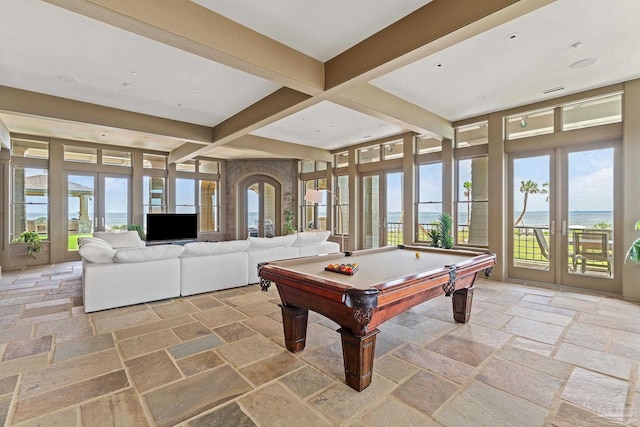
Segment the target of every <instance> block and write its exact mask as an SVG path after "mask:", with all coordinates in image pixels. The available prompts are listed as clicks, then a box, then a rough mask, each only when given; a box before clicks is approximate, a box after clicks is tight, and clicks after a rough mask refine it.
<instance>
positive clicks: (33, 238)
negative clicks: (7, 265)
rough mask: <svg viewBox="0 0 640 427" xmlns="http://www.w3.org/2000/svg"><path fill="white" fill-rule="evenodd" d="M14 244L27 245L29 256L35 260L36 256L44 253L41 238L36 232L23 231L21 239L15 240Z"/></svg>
mask: <svg viewBox="0 0 640 427" xmlns="http://www.w3.org/2000/svg"><path fill="white" fill-rule="evenodd" d="M13 243H26V244H27V256H28V257H30V258H34V259H35V257H36V254H37V253H38V252H40V251H42V245H41V243H40V236H39V235H38V233H36V232H35V231H23V232H22V234H20V237H18V238H17V239H13Z"/></svg>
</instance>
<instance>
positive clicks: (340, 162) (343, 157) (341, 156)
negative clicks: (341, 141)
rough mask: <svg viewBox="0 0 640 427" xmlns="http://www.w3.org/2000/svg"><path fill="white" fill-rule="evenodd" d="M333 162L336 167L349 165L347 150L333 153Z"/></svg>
mask: <svg viewBox="0 0 640 427" xmlns="http://www.w3.org/2000/svg"><path fill="white" fill-rule="evenodd" d="M333 162H334V164H335V167H336V168H346V167H347V166H349V152H348V151H343V152H342V153H337V154H334V155H333Z"/></svg>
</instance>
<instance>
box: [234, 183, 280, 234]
mask: <svg viewBox="0 0 640 427" xmlns="http://www.w3.org/2000/svg"><path fill="white" fill-rule="evenodd" d="M239 190H240V191H239V195H240V200H239V202H240V203H239V209H238V212H240V218H239V226H240V230H241V232H240V233H239V234H240V237H242V235H244V237H245V238H246V237H249V236H252V237H274V236H276V235H279V234H280V233H279V230H280V183H279V182H278V181H276V180H275V179H273V178H271V177H268V176H265V175H254V176H251V177H249V178H247V179H245V180H244V181H243V182H242V183H241V184H240V189H239Z"/></svg>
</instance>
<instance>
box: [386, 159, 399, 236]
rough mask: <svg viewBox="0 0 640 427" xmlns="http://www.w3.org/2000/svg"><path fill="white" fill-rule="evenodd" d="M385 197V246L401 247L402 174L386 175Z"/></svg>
mask: <svg viewBox="0 0 640 427" xmlns="http://www.w3.org/2000/svg"><path fill="white" fill-rule="evenodd" d="M385 178H386V185H385V191H386V197H385V201H386V204H385V210H386V214H385V219H386V220H385V225H386V234H385V237H386V238H387V241H386V242H385V243H386V244H387V245H401V244H402V243H403V242H404V240H403V236H402V230H403V229H402V225H403V221H404V210H403V204H402V172H393V173H387V174H386V175H385Z"/></svg>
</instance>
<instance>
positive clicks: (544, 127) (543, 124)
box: [506, 109, 553, 139]
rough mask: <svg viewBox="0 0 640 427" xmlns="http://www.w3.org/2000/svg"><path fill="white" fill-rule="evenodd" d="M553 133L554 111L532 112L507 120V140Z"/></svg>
mask: <svg viewBox="0 0 640 427" xmlns="http://www.w3.org/2000/svg"><path fill="white" fill-rule="evenodd" d="M548 133H553V109H548V110H542V111H531V112H528V113H524V114H520V115H517V116H511V117H507V118H506V134H507V139H519V138H527V137H529V136H536V135H545V134H548Z"/></svg>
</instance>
